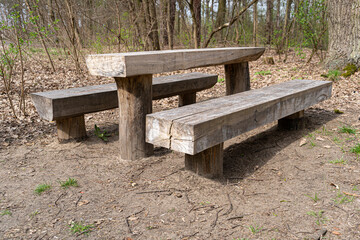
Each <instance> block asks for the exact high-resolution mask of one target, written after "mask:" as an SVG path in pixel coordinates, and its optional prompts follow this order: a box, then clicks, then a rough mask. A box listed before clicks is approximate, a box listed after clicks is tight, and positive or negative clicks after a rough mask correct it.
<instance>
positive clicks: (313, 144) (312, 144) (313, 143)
mask: <svg viewBox="0 0 360 240" xmlns="http://www.w3.org/2000/svg"><path fill="white" fill-rule="evenodd" d="M310 146H311V147H312V148H313V147H315V146H316V143H315V142H313V141H312V140H310Z"/></svg>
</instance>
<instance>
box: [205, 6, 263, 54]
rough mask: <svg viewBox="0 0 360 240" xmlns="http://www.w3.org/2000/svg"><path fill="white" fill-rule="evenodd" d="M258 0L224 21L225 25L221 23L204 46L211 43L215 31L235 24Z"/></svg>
mask: <svg viewBox="0 0 360 240" xmlns="http://www.w3.org/2000/svg"><path fill="white" fill-rule="evenodd" d="M257 2H258V0H253V1H252V2H251V3H250V4H249V5H247V6H246V7H244V8H243V9H242V10H241V11H240V12H239V13H238V14H237V15H236V16H235V17H234V18H233V19H231V20H230V21H229V22H227V23H224V24H223V25H221V26H220V27H218V28H216V29H215V30H213V31H212V32H211V34H210V36H209V38H208V39H207V40H206V42H205V44H204V46H203V47H204V48H206V47H207V46H208V45H209V43H210V40H211V39H212V37H213V36H214V35H215V33H217V32H219V31H221V30H223V29H224V28H227V27H230V26H231V25H233V24H234V23H235V22H236V21H237V20H238V19H239V18H240V17H241V15H243V14H244V13H245V12H246V10H248V8H250V7H251V6H252V5H253V4H255V3H257Z"/></svg>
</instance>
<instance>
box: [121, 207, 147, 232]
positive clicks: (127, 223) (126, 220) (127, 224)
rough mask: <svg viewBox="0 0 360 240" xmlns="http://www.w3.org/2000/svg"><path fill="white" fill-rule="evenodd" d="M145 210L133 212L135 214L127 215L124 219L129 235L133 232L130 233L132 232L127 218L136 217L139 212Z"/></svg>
mask: <svg viewBox="0 0 360 240" xmlns="http://www.w3.org/2000/svg"><path fill="white" fill-rule="evenodd" d="M144 210H145V208H143V209H141V210H140V211H137V212H135V213H133V214H131V215H129V216H127V217H126V218H125V223H126V226H127V227H128V231H129V233H130V234H132V233H133V232H132V230H131V227H130V223H129V219H128V218H129V217H131V216H136V215H138V214H139V213H141V212H143V211H144Z"/></svg>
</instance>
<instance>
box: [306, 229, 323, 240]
mask: <svg viewBox="0 0 360 240" xmlns="http://www.w3.org/2000/svg"><path fill="white" fill-rule="evenodd" d="M326 233H327V229H320V230H317V231H316V232H315V233H313V234H312V235H311V236H309V238H308V239H314V240H321V239H323V237H324V236H325V235H326Z"/></svg>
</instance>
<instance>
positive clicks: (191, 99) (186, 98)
mask: <svg viewBox="0 0 360 240" xmlns="http://www.w3.org/2000/svg"><path fill="white" fill-rule="evenodd" d="M194 103H196V92H194V93H187V94H183V95H179V107H182V106H185V105H189V104H194Z"/></svg>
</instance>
